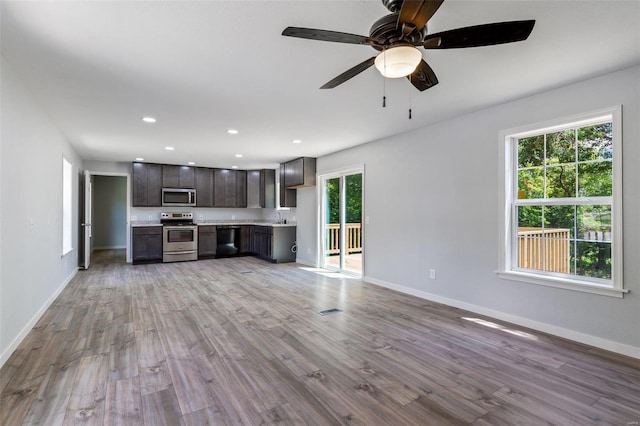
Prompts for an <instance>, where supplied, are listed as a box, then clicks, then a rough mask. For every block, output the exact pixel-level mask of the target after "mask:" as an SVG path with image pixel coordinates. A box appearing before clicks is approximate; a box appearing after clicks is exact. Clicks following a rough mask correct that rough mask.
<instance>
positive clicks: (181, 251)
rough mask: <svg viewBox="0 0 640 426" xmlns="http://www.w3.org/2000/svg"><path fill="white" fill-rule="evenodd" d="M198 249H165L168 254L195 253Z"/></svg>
mask: <svg viewBox="0 0 640 426" xmlns="http://www.w3.org/2000/svg"><path fill="white" fill-rule="evenodd" d="M197 252H198V251H197V250H184V251H183V250H179V251H165V252H164V253H166V254H194V253H197Z"/></svg>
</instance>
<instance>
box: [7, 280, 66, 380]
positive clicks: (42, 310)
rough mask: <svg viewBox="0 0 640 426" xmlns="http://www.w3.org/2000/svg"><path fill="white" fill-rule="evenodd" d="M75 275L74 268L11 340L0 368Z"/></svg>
mask: <svg viewBox="0 0 640 426" xmlns="http://www.w3.org/2000/svg"><path fill="white" fill-rule="evenodd" d="M77 273H78V268H74V269H73V272H71V274H69V276H68V277H67V278H66V279H65V280H64V282H63V283H62V284H61V285H60V287H58V288H57V289H56V291H54V292H53V294H52V295H51V297H49V299H48V300H47V301H46V302H44V304H43V305H42V307H41V308H40V309H39V310H38V312H36V314H35V315H34V316H33V318H31V321H29V322H28V323H27V325H25V326H24V327H23V328H22V331H20V334H18V335H17V336H16V338H15V339H13V341H12V342H11V344H10V345H9V346H8V347H7V348H6V349H5V350H4V352H3V353H2V355H0V368H2V366H3V365H4V363H5V362H7V360H8V359H9V357H10V356H11V354H13V351H15V350H16V349H17V348H18V346H20V343H22V341H23V340H24V338H25V337H27V334H29V332H30V331H31V329H32V328H33V327H35V325H36V324H37V322H38V321H39V320H40V318H41V317H42V315H44V313H45V311H46V310H47V309H49V306H51V304H52V303H53V301H54V300H56V298H57V297H58V296H59V295H60V293H62V290H64V288H65V287H66V286H67V285H68V284H69V283H70V282H71V280H72V279H73V277H75V276H76V274H77Z"/></svg>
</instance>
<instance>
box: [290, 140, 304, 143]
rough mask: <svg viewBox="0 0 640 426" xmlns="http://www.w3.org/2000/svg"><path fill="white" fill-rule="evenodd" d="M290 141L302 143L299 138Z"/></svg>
mask: <svg viewBox="0 0 640 426" xmlns="http://www.w3.org/2000/svg"><path fill="white" fill-rule="evenodd" d="M291 142H293V143H302V141H301V140H300V139H294V140H292V141H291Z"/></svg>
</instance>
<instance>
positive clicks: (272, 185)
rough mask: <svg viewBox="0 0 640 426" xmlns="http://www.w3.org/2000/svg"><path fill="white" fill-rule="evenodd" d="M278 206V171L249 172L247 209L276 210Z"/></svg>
mask: <svg viewBox="0 0 640 426" xmlns="http://www.w3.org/2000/svg"><path fill="white" fill-rule="evenodd" d="M275 206H276V171H275V170H273V169H262V170H249V171H247V207H248V208H274V207H275Z"/></svg>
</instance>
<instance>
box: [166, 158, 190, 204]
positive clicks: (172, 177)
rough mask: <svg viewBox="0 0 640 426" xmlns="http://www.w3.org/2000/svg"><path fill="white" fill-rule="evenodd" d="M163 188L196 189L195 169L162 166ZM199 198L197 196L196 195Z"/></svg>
mask: <svg viewBox="0 0 640 426" xmlns="http://www.w3.org/2000/svg"><path fill="white" fill-rule="evenodd" d="M162 187H163V188H182V189H193V188H195V187H196V175H195V168H194V167H191V166H174V165H170V164H163V165H162ZM196 197H197V194H196Z"/></svg>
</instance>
